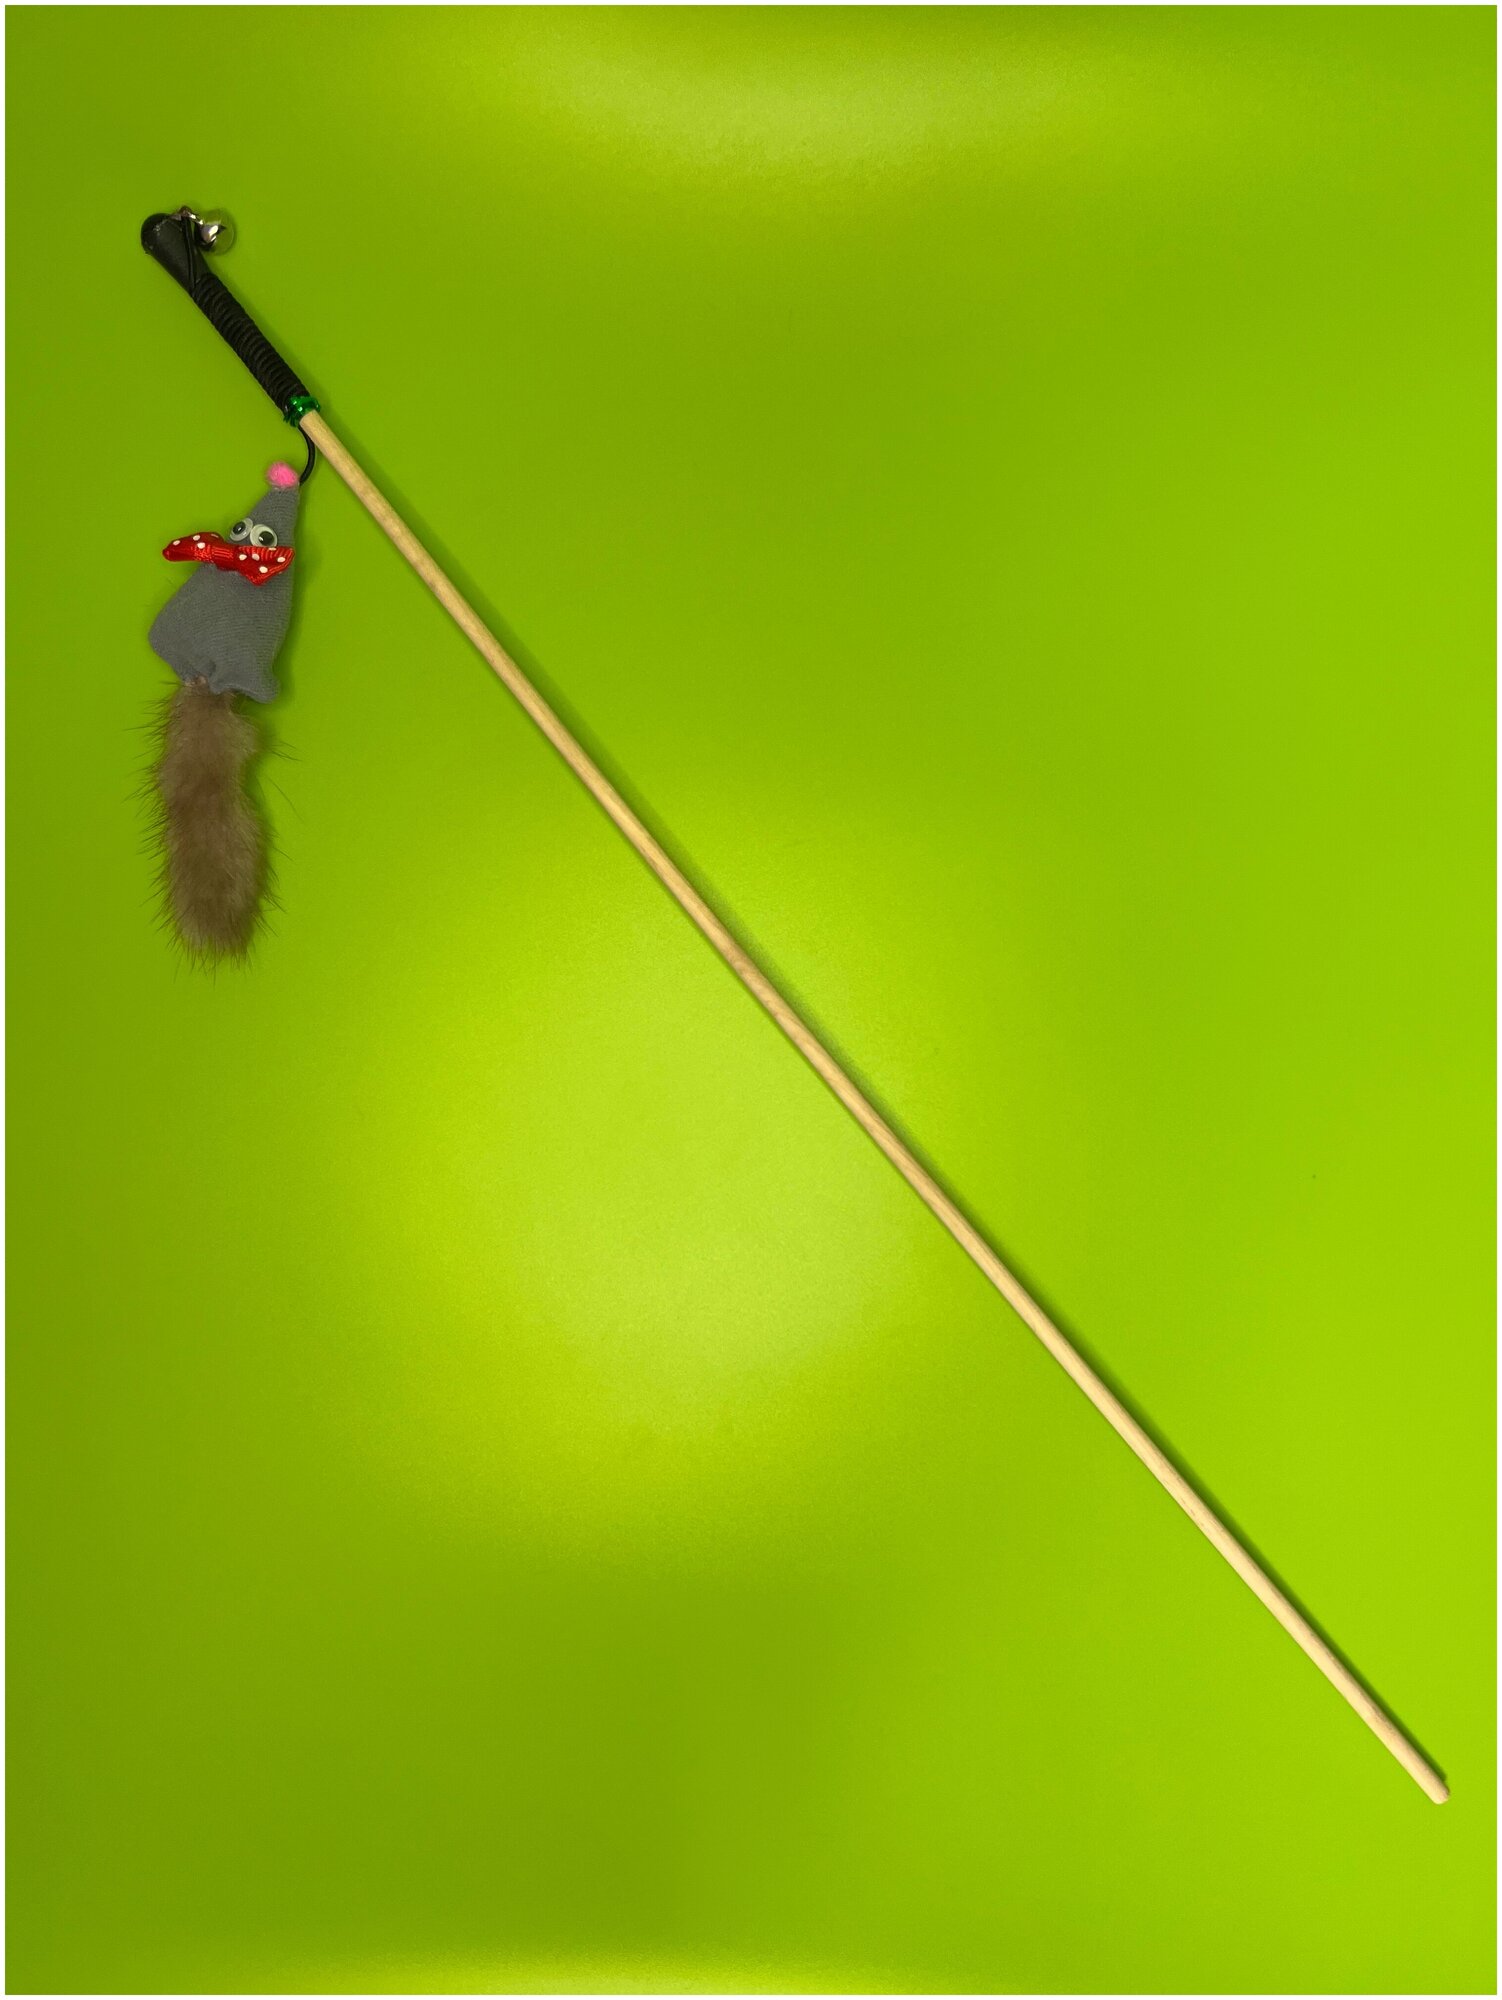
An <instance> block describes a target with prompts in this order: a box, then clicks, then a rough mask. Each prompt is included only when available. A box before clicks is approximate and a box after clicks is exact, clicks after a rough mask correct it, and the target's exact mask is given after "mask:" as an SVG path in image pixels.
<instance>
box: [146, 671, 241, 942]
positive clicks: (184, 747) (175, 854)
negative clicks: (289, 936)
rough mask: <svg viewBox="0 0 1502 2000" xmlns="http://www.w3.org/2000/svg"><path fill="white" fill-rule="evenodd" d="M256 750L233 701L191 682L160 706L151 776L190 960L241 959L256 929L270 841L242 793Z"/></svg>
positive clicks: (165, 880)
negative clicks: (157, 746)
mask: <svg viewBox="0 0 1502 2000" xmlns="http://www.w3.org/2000/svg"><path fill="white" fill-rule="evenodd" d="M259 747H260V743H259V737H258V734H257V731H256V726H255V724H254V723H253V722H252V721H251V720H250V718H249V716H247V715H245V714H244V713H243V712H242V711H241V710H240V709H239V708H238V707H237V706H236V702H235V696H234V695H233V694H214V693H212V692H211V691H210V689H209V685H208V683H207V681H201V680H198V681H187V682H184V684H183V685H182V686H181V687H179V688H178V689H177V691H176V693H175V694H172V695H169V696H168V698H167V700H166V701H165V702H164V703H163V704H162V754H161V758H160V760H159V761H158V763H157V766H156V771H155V774H154V775H155V779H156V788H157V793H158V796H159V797H160V800H161V808H162V844H163V848H164V850H165V853H164V859H163V869H162V886H163V889H164V891H165V893H166V899H167V909H168V912H169V914H170V916H171V918H172V921H173V923H174V924H175V925H176V927H177V932H178V935H179V937H181V939H182V941H183V943H184V944H185V945H186V946H187V948H188V950H189V951H190V952H192V953H193V954H194V955H195V956H201V957H206V958H218V957H221V956H227V957H231V958H240V957H243V956H244V954H245V952H246V951H247V950H248V949H249V946H250V941H251V939H252V938H253V937H254V936H255V932H256V926H257V924H258V922H259V921H260V911H261V897H262V894H263V892H264V890H265V887H266V835H265V830H264V828H263V827H262V825H261V822H260V819H259V817H258V815H257V813H256V809H255V807H254V805H253V804H252V802H251V799H250V795H249V793H248V792H247V791H246V789H245V767H246V765H247V764H248V763H249V762H250V760H251V758H252V757H254V755H255V754H256V751H257V749H258V748H259Z"/></svg>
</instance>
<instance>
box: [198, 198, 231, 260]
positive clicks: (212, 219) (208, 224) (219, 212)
mask: <svg viewBox="0 0 1502 2000" xmlns="http://www.w3.org/2000/svg"><path fill="white" fill-rule="evenodd" d="M198 240H199V242H200V243H201V244H202V245H203V247H204V249H205V250H207V251H208V252H209V254H210V255H211V256H214V257H222V256H223V254H224V252H225V251H226V250H232V249H233V248H234V246H235V220H234V217H233V216H231V215H226V214H225V212H224V210H223V209H222V208H210V209H205V211H204V213H203V214H202V215H200V216H199V218H198Z"/></svg>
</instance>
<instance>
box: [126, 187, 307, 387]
mask: <svg viewBox="0 0 1502 2000" xmlns="http://www.w3.org/2000/svg"><path fill="white" fill-rule="evenodd" d="M141 247H142V248H143V249H144V250H146V251H149V253H150V254H151V255H152V256H153V257H155V259H156V261H157V262H158V263H159V264H160V265H161V267H162V269H163V270H164V271H166V272H167V273H168V275H169V276H170V277H173V278H176V280H177V282H178V283H179V284H180V285H181V286H182V288H183V290H184V291H185V292H186V293H187V295H188V297H189V298H190V299H191V300H192V301H193V303H194V305H195V306H197V308H198V310H199V311H200V312H201V313H202V314H203V316H204V318H205V319H206V320H207V321H208V322H209V324H210V326H212V327H213V328H214V330H215V332H216V333H219V334H221V335H222V336H223V337H224V339H225V340H226V341H228V343H229V345H230V346H231V347H232V348H233V349H234V351H235V353H236V354H238V355H239V357H240V359H241V360H242V361H243V362H244V363H245V365H246V367H247V368H248V369H249V370H250V372H251V374H252V375H254V376H255V378H256V380H257V381H258V382H259V383H260V385H261V387H262V388H263V389H264V390H265V391H266V394H267V395H268V396H269V397H270V398H271V400H272V402H273V403H275V404H276V406H277V408H278V409H279V410H280V411H281V413H282V415H283V416H284V417H285V418H286V419H287V421H288V422H289V423H296V422H297V420H298V418H299V417H300V416H302V415H303V414H305V412H306V410H307V409H309V408H311V409H315V410H316V409H317V408H318V401H317V398H316V397H314V396H311V395H309V393H308V389H307V386H306V384H305V383H304V382H303V380H302V378H301V377H300V376H299V375H298V374H297V372H296V370H295V369H292V368H289V367H288V366H287V364H286V362H285V361H283V359H282V357H281V356H280V355H279V354H278V353H277V351H276V349H275V348H274V347H273V346H272V344H271V342H270V341H269V340H268V339H267V338H266V336H265V334H264V333H262V331H261V329H260V328H259V327H258V326H257V325H256V323H255V321H254V320H253V319H252V318H251V316H250V314H249V313H248V312H247V311H246V310H245V308H244V306H242V305H241V303H240V301H239V300H238V299H237V298H236V297H235V295H234V293H233V292H231V291H229V290H228V289H227V287H226V286H224V285H223V284H221V283H220V281H219V279H218V278H216V277H215V276H214V274H213V272H212V271H211V270H210V269H209V268H208V265H207V264H206V262H205V261H204V254H203V248H202V246H201V245H200V243H199V241H198V234H197V230H196V228H195V226H194V223H193V220H192V218H191V217H189V216H182V215H148V216H147V218H146V220H145V221H144V222H143V223H142V224H141ZM299 401H301V403H302V405H303V407H302V408H300V409H294V407H293V405H294V404H296V403H298V402H299Z"/></svg>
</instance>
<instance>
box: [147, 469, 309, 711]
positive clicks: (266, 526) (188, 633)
mask: <svg viewBox="0 0 1502 2000" xmlns="http://www.w3.org/2000/svg"><path fill="white" fill-rule="evenodd" d="M266 480H267V485H266V491H265V493H264V495H263V496H262V497H261V499H259V500H258V501H257V502H256V503H255V506H254V507H253V508H252V509H251V510H250V512H248V513H246V514H244V515H242V517H241V518H240V519H239V520H238V521H237V522H236V523H235V525H234V527H233V528H231V529H230V531H229V534H228V536H227V537H222V536H219V535H215V534H212V533H210V532H209V531H207V530H204V531H203V532H201V533H199V534H196V535H182V536H179V537H178V539H177V540H176V541H174V542H169V543H168V545H167V547H166V549H164V550H163V554H164V555H166V556H167V557H168V559H169V560H170V561H173V562H184V561H194V562H196V563H197V564H198V565H199V567H197V568H195V570H194V572H193V574H192V575H191V576H190V577H188V578H187V580H186V581H185V582H184V583H183V585H182V587H181V589H180V590H178V591H177V593H176V594H175V595H174V596H172V597H170V598H168V600H167V602H166V604H165V605H163V607H162V609H161V611H160V612H159V613H158V615H157V619H156V622H155V624H154V625H153V626H152V628H151V631H150V634H149V635H148V636H149V643H150V645H151V649H152V651H153V652H155V653H157V654H159V655H160V656H161V658H162V659H164V660H165V661H166V662H167V665H168V666H169V667H171V669H172V671H173V672H174V673H175V674H176V675H177V677H178V679H179V680H180V681H184V682H193V681H204V682H207V684H208V687H209V689H210V691H211V692H212V693H214V694H230V693H234V694H245V695H249V696H250V698H251V700H252V701H273V700H275V698H276V695H277V692H278V688H277V682H276V678H275V676H274V675H273V673H272V671H271V669H272V665H273V663H274V662H275V660H276V656H277V653H278V652H279V650H280V649H281V643H282V640H283V639H284V638H285V637H286V635H287V623H288V620H289V619H290V618H291V616H292V575H291V572H292V568H293V562H292V555H293V547H294V544H293V531H294V529H295V528H296V525H297V503H298V500H299V498H300V497H301V491H300V488H299V486H298V483H297V474H296V473H295V472H294V471H293V470H292V468H291V466H290V465H273V466H270V467H269V468H268V470H267V473H266Z"/></svg>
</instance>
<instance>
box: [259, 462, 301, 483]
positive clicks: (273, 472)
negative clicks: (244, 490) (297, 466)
mask: <svg viewBox="0 0 1502 2000" xmlns="http://www.w3.org/2000/svg"><path fill="white" fill-rule="evenodd" d="M266 479H267V483H268V484H269V485H272V486H295V485H296V484H297V474H296V473H295V472H294V471H293V470H292V468H291V466H290V465H283V463H282V461H281V460H280V459H278V460H277V462H276V464H275V465H268V466H267V468H266Z"/></svg>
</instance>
